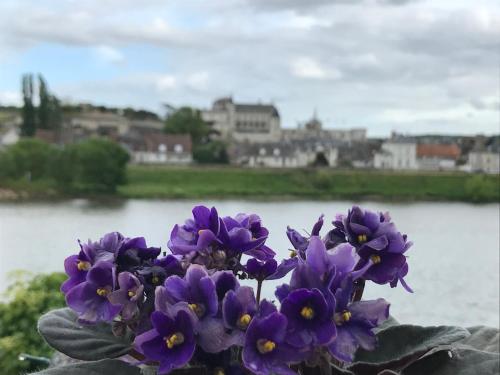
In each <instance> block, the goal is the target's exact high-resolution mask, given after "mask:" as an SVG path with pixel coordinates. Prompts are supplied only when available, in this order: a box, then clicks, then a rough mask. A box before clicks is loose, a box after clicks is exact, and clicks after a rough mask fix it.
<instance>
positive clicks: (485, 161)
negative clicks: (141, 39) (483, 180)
mask: <svg viewBox="0 0 500 375" xmlns="http://www.w3.org/2000/svg"><path fill="white" fill-rule="evenodd" d="M469 165H470V169H471V171H472V172H484V173H490V174H498V173H500V148H499V147H489V148H488V149H485V150H480V151H471V152H470V153H469Z"/></svg>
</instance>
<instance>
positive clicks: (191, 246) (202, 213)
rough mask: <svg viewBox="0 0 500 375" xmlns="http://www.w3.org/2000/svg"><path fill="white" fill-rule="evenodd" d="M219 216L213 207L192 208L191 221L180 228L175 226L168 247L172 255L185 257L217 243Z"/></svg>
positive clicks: (187, 221)
mask: <svg viewBox="0 0 500 375" xmlns="http://www.w3.org/2000/svg"><path fill="white" fill-rule="evenodd" d="M219 225H220V224H219V215H218V213H217V210H216V209H215V207H212V208H211V209H209V208H207V207H205V206H196V207H195V208H193V219H188V220H186V222H185V224H184V225H182V226H179V225H175V226H174V229H173V230H172V233H171V234H170V240H169V241H168V247H169V248H170V250H172V253H174V254H179V255H185V254H189V253H190V252H193V251H204V250H206V249H207V248H208V247H209V246H210V245H211V244H212V243H214V242H217V236H218V234H219Z"/></svg>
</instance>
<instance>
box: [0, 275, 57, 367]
mask: <svg viewBox="0 0 500 375" xmlns="http://www.w3.org/2000/svg"><path fill="white" fill-rule="evenodd" d="M65 278H66V276H65V275H64V274H61V273H54V274H48V275H39V276H36V277H34V278H32V279H28V280H26V279H23V278H19V277H18V278H17V279H16V280H15V281H14V283H12V284H11V285H9V287H8V288H7V289H6V290H7V292H6V295H5V297H6V299H3V300H2V302H0V368H1V369H2V374H5V375H16V374H21V373H22V374H24V373H25V372H26V371H31V370H34V369H33V368H30V366H29V363H27V362H26V361H23V362H21V361H19V360H18V356H19V354H20V353H28V354H31V355H35V356H44V357H48V356H50V355H51V354H52V352H53V350H52V349H51V348H50V347H49V346H48V345H47V344H46V343H45V341H44V340H43V339H42V337H41V336H40V335H39V334H38V332H37V331H36V324H37V320H38V318H39V317H40V315H42V314H43V313H45V312H47V311H49V310H51V309H54V308H57V307H62V306H64V296H63V294H62V293H61V292H60V291H59V287H60V285H61V283H62V282H63V280H64V279H65Z"/></svg>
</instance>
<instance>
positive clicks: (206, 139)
mask: <svg viewBox="0 0 500 375" xmlns="http://www.w3.org/2000/svg"><path fill="white" fill-rule="evenodd" d="M164 131H165V133H167V134H189V135H190V136H191V140H192V142H193V159H194V160H195V161H196V162H198V163H200V164H228V163H229V157H228V154H227V147H226V144H225V143H224V142H222V141H218V140H213V135H215V133H214V131H213V130H212V129H211V128H210V127H209V126H208V124H207V123H206V122H205V121H203V119H202V118H201V113H200V111H199V110H197V109H195V108H190V107H181V108H179V109H176V110H175V111H174V112H173V113H172V114H170V115H169V116H168V117H167V119H166V121H165V128H164Z"/></svg>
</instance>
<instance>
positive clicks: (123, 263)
mask: <svg viewBox="0 0 500 375" xmlns="http://www.w3.org/2000/svg"><path fill="white" fill-rule="evenodd" d="M160 252H161V249H160V248H159V247H148V246H147V245H146V240H145V239H144V237H136V238H125V239H124V240H123V241H122V243H121V244H120V247H119V248H118V250H117V251H116V254H115V258H116V263H117V265H118V271H119V272H121V271H122V270H132V269H134V268H135V267H139V266H142V265H144V264H145V262H152V261H154V260H155V259H156V258H157V257H158V255H160ZM149 264H150V263H149Z"/></svg>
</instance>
